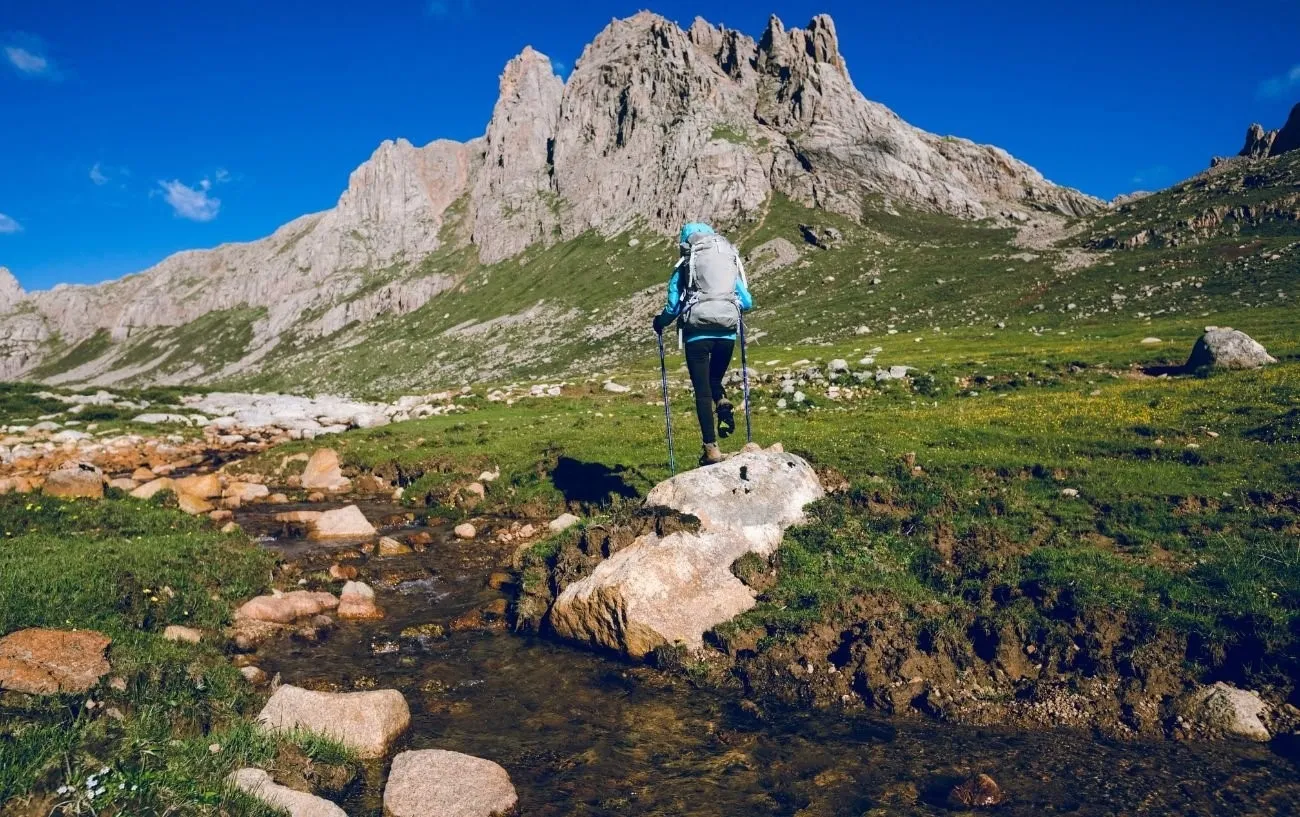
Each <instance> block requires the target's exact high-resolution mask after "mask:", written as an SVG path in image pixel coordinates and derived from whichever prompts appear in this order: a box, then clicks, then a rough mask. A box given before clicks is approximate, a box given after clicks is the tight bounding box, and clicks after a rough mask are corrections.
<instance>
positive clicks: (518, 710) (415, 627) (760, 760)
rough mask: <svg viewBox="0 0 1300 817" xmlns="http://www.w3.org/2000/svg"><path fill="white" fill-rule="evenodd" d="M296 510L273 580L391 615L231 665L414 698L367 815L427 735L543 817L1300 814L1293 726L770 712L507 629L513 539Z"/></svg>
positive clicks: (396, 516) (310, 631) (261, 513)
mask: <svg viewBox="0 0 1300 817" xmlns="http://www.w3.org/2000/svg"><path fill="white" fill-rule="evenodd" d="M340 506H342V503H326V504H323V505H321V504H317V505H314V506H312V508H313V510H315V511H320V510H327V509H329V508H333V507H340ZM293 507H294V506H290V509H289V510H287V511H286V509H284V508H275V509H268V508H264V507H259V506H245V507H243V508H240V509H238V510H236V512H235V513H236V519H237V521H238V522H239V523H240V524H241V525H243V526H244V527H245V529H247V530H249V531H250V532H252V533H254V534H257V535H260V536H261V537H262V541H263V543H264V546H266V547H269V548H273V549H275V550H277V551H278V552H280V553H281V554H282V557H283V558H282V563H281V566H280V568H279V570H278V572H277V576H276V580H277V584H278V585H280V586H283V587H285V588H291V587H294V586H299V585H300V583H302V584H301V586H303V587H304V588H305V589H308V590H314V589H323V590H333V591H334V592H336V593H337V592H338V590H339V587H340V584H341V583H342V582H343V581H344V577H346V579H347V580H348V581H354V582H361V583H364V584H365V585H366V586H368V587H370V588H373V590H374V598H373V604H374V606H375V607H376V608H378V609H379V610H381V611H382V613H383V617H382V618H374V617H363V618H359V619H346V618H342V617H339V616H333V617H332V618H333V619H334V620H333V621H332V622H331V623H329V624H328V625H327V626H314V625H311V623H310V621H309V622H307V625H306V626H298V627H296V628H292V629H290V630H287V631H285V632H284V633H282V634H281V635H279V636H277V637H275V638H273V639H272V640H270V641H267V642H266V643H264V644H262V646H260V647H258V648H257V649H256V651H254V652H251V653H245V654H242V656H241V657H239V658H238V659H237V660H238V661H239V662H240V663H243V664H249V665H254V664H255V665H256V666H257V667H258V668H259V669H260V670H261V671H262V672H264V673H266V675H267V677H269V678H273V679H274V682H275V683H279V684H284V685H292V686H295V687H300V688H303V689H307V690H319V691H326V692H336V693H352V692H373V691H377V690H395V691H396V692H397V693H399V694H400V696H401V698H402V700H403V701H404V702H405V705H406V706H407V707H408V708H409V727H408V728H406V729H405V730H403V731H402V732H401V734H400V735H399V736H398V737H397V738H396V740H395V742H394V743H393V744H392V745H391V746H389V747H388V748H387V750H386V751H385V753H384V757H381V758H376V759H372V760H369V761H367V762H366V763H367V766H366V769H367V770H366V773H365V774H363V775H360V776H358V777H357V778H356V779H355V780H353V782H352V783H350V784H348V785H347V786H345V787H343V788H342V789H340V790H337V791H334V792H332V793H331V794H330V796H331V798H332V799H333V800H334V801H335V802H337V803H338V804H339V805H341V807H342V808H343V810H344V811H345V812H346V813H347V814H350V815H353V817H357V816H358V815H379V814H381V813H382V811H383V808H384V802H383V797H384V792H385V788H386V786H387V785H388V781H387V780H386V777H387V775H388V774H389V773H390V769H392V768H393V767H394V766H395V765H405V764H408V763H410V762H413V761H412V758H413V757H417V758H418V757H423V756H419V755H417V756H412V755H408V754H406V753H407V752H410V751H411V750H433V749H436V750H447V751H448V752H454V753H463V754H465V755H469V756H474V757H477V758H482V759H484V760H487V761H490V762H491V763H495V764H498V765H499V766H500V767H501V768H502V769H504V770H505V772H506V773H507V774H508V775H509V779H510V781H511V783H512V784H513V788H514V790H515V791H516V793H517V797H518V802H519V809H520V811H521V813H524V814H534V815H548V814H549V815H572V814H592V815H596V814H632V813H635V814H700V815H731V814H771V815H785V814H801V815H838V814H879V815H885V814H891V815H892V814H949V813H958V812H960V811H964V810H967V809H968V808H969V806H968V805H967V804H968V803H978V802H984V803H987V804H992V803H997V806H996V808H997V811H998V813H1004V814H1015V815H1022V814H1023V815H1039V814H1044V813H1071V814H1084V815H1093V814H1096V815H1102V814H1121V813H1152V814H1164V813H1178V814H1284V813H1296V812H1297V811H1300V782H1297V780H1296V774H1295V766H1294V758H1288V757H1287V756H1285V752H1286V751H1287V748H1286V746H1285V745H1282V744H1279V743H1277V742H1275V743H1274V744H1273V745H1272V746H1271V747H1270V746H1268V745H1263V744H1254V743H1246V742H1225V743H1174V742H1154V743H1146V742H1120V741H1111V740H1105V739H1097V738H1095V737H1093V736H1092V735H1090V734H1087V733H1084V732H1074V731H1060V730H1058V731H1054V732H1023V731H1017V730H1014V729H1002V728H997V727H987V728H978V729H976V728H970V727H964V726H951V725H937V724H931V723H924V722H917V721H908V720H893V721H889V720H884V719H881V718H878V717H875V716H872V715H870V714H851V715H845V714H837V713H830V712H825V711H806V710H798V709H794V708H782V707H766V706H763V705H759V704H755V703H753V702H749V701H745V700H742V699H740V698H738V697H734V696H729V695H723V694H717V693H714V692H710V691H707V690H701V689H699V688H696V687H695V686H694V685H693V684H692V683H691V680H690V678H689V675H688V674H686V673H680V672H671V673H670V672H663V671H660V670H657V669H655V668H653V667H651V666H648V665H646V664H645V663H641V662H630V661H626V660H624V659H621V658H618V657H617V656H615V655H613V654H610V653H602V652H597V651H593V650H588V649H580V648H576V647H571V646H568V645H566V644H564V643H561V642H559V641H557V640H554V639H552V638H546V637H539V636H536V635H521V634H517V633H514V632H512V631H511V630H510V629H509V627H508V625H507V620H506V610H507V604H508V601H509V599H510V597H511V595H513V592H514V590H513V588H512V587H511V586H510V582H511V581H513V580H514V578H513V575H512V574H510V573H509V572H508V571H506V570H505V569H503V568H504V566H505V565H507V564H508V563H509V561H510V559H511V556H512V551H513V550H514V548H513V546H511V545H508V544H503V543H500V542H499V541H498V540H497V539H496V537H492V536H484V535H480V536H479V537H478V538H476V539H465V538H459V537H457V536H456V535H455V533H454V531H453V530H452V529H450V527H449V526H440V525H434V526H433V527H427V526H425V525H423V524H421V522H420V521H419V520H415V519H411V518H410V517H409V516H408V512H407V509H405V508H402V507H401V506H398V505H395V504H388V503H385V502H382V501H373V502H368V503H362V505H361V506H360V509H361V510H362V511H363V513H364V515H365V516H366V517H367V519H369V520H371V521H372V522H374V523H375V524H376V525H377V526H378V527H379V530H378V531H377V532H376V534H375V535H374V536H369V537H359V538H356V539H354V540H346V539H345V540H338V541H334V542H319V541H314V540H311V539H308V538H305V537H304V536H302V535H300V534H301V531H300V530H299V529H298V528H296V527H295V526H293V525H286V524H285V523H283V522H280V521H277V519H276V516H277V515H278V514H283V513H286V512H289V513H292V512H293ZM480 527H486V528H488V529H489V530H488V531H487V533H489V534H490V533H491V530H490V529H491V527H492V523H491V522H490V521H489V522H488V523H487V524H486V525H481V526H480ZM482 533H483V532H482V531H480V534H482ZM381 536H382V537H384V538H385V541H387V542H389V543H395V545H396V546H394V544H388V545H386V546H379V545H377V544H376V540H377V538H378V537H381ZM385 554H387V555H385ZM345 596H346V593H345ZM345 600H346V599H345ZM394 756H396V757H397V758H398V759H399V760H400V761H401V762H400V763H398V764H395V762H394V761H393V758H394ZM273 774H275V772H274V771H273ZM980 774H985V775H988V777H989V778H991V780H986V779H984V778H978V777H977V776H978V775H980ZM963 781H967V782H966V783H965V784H964V786H963ZM285 782H291V781H288V780H286V781H285ZM990 783H992V788H991V789H990V788H988V785H989V784H990ZM471 788H472V787H471Z"/></svg>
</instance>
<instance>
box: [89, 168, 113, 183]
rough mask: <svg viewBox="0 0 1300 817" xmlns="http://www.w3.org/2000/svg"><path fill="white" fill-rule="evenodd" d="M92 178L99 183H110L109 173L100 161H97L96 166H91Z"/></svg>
mask: <svg viewBox="0 0 1300 817" xmlns="http://www.w3.org/2000/svg"><path fill="white" fill-rule="evenodd" d="M90 180H91V181H92V182H94V183H95V184H98V185H105V184H108V181H109V179H108V175H107V174H105V173H104V170H103V168H101V167H100V166H99V162H95V164H94V166H93V167H91V168H90Z"/></svg>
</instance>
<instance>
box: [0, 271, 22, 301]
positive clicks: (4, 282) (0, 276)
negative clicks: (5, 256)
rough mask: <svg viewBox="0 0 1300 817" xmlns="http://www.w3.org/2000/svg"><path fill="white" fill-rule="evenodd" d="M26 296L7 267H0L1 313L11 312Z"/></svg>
mask: <svg viewBox="0 0 1300 817" xmlns="http://www.w3.org/2000/svg"><path fill="white" fill-rule="evenodd" d="M25 296H26V293H25V292H23V288H22V286H21V285H20V284H19V283H18V279H17V278H15V277H14V276H13V273H11V272H10V271H9V269H8V268H7V267H0V312H7V311H9V310H10V309H11V308H12V307H13V305H14V304H16V303H18V302H19V301H21V300H22V299H23V298H24V297H25Z"/></svg>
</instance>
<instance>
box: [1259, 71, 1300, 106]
mask: <svg viewBox="0 0 1300 817" xmlns="http://www.w3.org/2000/svg"><path fill="white" fill-rule="evenodd" d="M1297 87H1300V65H1293V66H1291V70H1290V71H1287V72H1286V73H1285V74H1281V75H1279V76H1276V77H1269V78H1268V79H1266V80H1264V81H1263V82H1261V83H1260V84H1259V95H1260V96H1261V97H1270V98H1271V97H1279V96H1282V95H1284V94H1286V93H1287V92H1288V91H1290V90H1291V89H1292V88H1297Z"/></svg>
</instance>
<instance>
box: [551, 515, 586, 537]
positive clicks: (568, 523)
mask: <svg viewBox="0 0 1300 817" xmlns="http://www.w3.org/2000/svg"><path fill="white" fill-rule="evenodd" d="M581 521H582V520H581V519H579V518H578V517H576V516H574V515H573V514H571V513H566V514H561V515H559V516H557V517H556V518H554V519H552V520H551V523H550V524H549V525H547V528H548V529H549V530H550V531H551V533H563V532H564V531H566V530H568V529H569V528H571V527H573V526H574V525H576V524H578V523H579V522H581Z"/></svg>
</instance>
